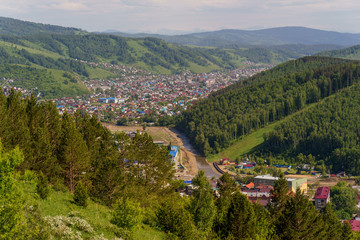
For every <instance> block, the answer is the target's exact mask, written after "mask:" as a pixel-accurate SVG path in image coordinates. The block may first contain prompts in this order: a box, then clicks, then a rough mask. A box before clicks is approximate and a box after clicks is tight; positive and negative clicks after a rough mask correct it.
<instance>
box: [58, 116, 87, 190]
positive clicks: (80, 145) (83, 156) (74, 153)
mask: <svg viewBox="0 0 360 240" xmlns="http://www.w3.org/2000/svg"><path fill="white" fill-rule="evenodd" d="M60 164H61V168H62V170H63V173H64V177H65V183H66V184H67V186H68V187H69V189H70V192H71V193H74V190H75V185H76V183H77V182H78V181H79V180H80V178H81V177H82V175H84V174H86V173H87V171H88V167H89V164H90V163H89V161H88V150H87V146H86V144H85V142H84V140H83V137H82V135H81V133H80V132H79V130H78V129H77V128H76V126H75V123H74V120H73V119H72V117H71V116H69V115H68V114H67V113H66V112H65V113H64V115H63V117H62V141H61V163H60Z"/></svg>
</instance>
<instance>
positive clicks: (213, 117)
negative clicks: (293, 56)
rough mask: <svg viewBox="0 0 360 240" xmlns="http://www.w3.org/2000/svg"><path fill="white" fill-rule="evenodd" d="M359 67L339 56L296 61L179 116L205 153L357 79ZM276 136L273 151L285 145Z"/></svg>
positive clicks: (179, 124)
mask: <svg viewBox="0 0 360 240" xmlns="http://www.w3.org/2000/svg"><path fill="white" fill-rule="evenodd" d="M359 69H360V67H359V64H357V62H356V63H352V62H349V63H348V62H347V61H345V60H339V59H329V58H319V57H305V58H301V59H298V60H296V61H291V62H288V63H285V64H282V65H279V66H277V67H275V68H273V69H271V70H269V71H266V72H263V73H261V74H258V75H256V76H254V77H252V78H250V79H247V80H245V81H240V82H238V83H236V84H234V85H232V86H230V87H228V88H225V89H222V90H220V91H217V92H216V93H214V94H212V95H211V96H209V98H207V99H205V100H202V101H199V102H198V103H196V105H194V106H193V107H192V108H191V109H189V110H187V111H185V112H183V113H182V114H181V115H179V116H178V117H177V121H176V127H177V128H178V129H179V130H181V131H182V132H184V133H186V135H187V136H188V137H189V138H190V140H191V141H192V143H193V144H194V145H195V146H196V148H198V149H199V150H201V151H202V152H203V153H204V154H205V155H209V154H214V153H217V152H219V151H221V150H222V149H223V148H226V147H228V146H230V144H231V143H232V142H233V141H235V140H237V139H238V138H239V137H242V136H244V135H247V134H250V133H251V132H252V131H253V130H257V129H259V128H262V127H264V126H266V125H267V124H269V123H272V122H275V121H277V120H280V119H282V118H283V117H285V116H288V115H290V114H292V113H294V112H296V111H298V110H301V109H303V108H304V107H305V106H306V105H307V104H311V103H314V102H317V101H319V100H321V99H323V98H326V97H328V96H329V95H331V94H333V93H335V92H337V91H338V90H340V89H342V88H345V87H348V86H350V85H352V84H353V83H355V82H356V81H357V79H358V77H357V76H358V75H360V70H359ZM203 119H206V123H205V122H204V121H203ZM271 137H272V135H270V136H269V137H268V138H266V139H271ZM275 140H277V138H276V139H274V141H272V142H269V144H271V146H272V149H271V151H273V152H275V151H276V150H277V149H279V150H280V149H282V148H281V146H282V145H280V144H278V145H276V143H277V142H276V141H275ZM280 140H281V139H280ZM280 140H279V141H280ZM290 140H291V139H290ZM281 144H283V143H282V142H281ZM283 145H284V144H283ZM276 147H277V148H276ZM313 155H314V154H313Z"/></svg>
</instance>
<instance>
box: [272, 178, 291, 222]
mask: <svg viewBox="0 0 360 240" xmlns="http://www.w3.org/2000/svg"><path fill="white" fill-rule="evenodd" d="M289 190H290V189H289V185H288V182H287V180H286V178H285V177H284V174H281V175H280V177H279V178H278V179H277V180H275V184H274V189H273V190H271V192H270V193H271V196H272V197H271V202H269V204H268V209H269V212H270V214H271V216H272V218H273V222H275V223H276V221H277V219H278V217H279V215H280V214H281V213H282V211H284V209H285V204H286V202H287V200H288V193H289Z"/></svg>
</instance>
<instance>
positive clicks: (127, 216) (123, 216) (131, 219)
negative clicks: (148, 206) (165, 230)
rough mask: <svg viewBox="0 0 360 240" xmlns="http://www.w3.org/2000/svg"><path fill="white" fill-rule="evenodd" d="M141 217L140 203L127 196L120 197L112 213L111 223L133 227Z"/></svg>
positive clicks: (127, 227) (139, 221)
mask: <svg viewBox="0 0 360 240" xmlns="http://www.w3.org/2000/svg"><path fill="white" fill-rule="evenodd" d="M142 219H143V214H142V209H141V207H140V204H139V203H138V202H136V201H132V200H130V199H129V198H120V199H119V200H118V201H117V203H116V205H115V210H114V213H113V218H112V219H111V223H112V224H114V225H116V226H118V227H120V228H124V229H129V230H131V229H133V228H135V227H137V226H138V225H139V224H140V223H141V221H142Z"/></svg>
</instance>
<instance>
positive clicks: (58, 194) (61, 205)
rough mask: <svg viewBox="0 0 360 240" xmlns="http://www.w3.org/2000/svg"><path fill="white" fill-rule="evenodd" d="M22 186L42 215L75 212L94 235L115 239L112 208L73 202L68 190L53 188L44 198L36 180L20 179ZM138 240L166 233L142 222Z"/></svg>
mask: <svg viewBox="0 0 360 240" xmlns="http://www.w3.org/2000/svg"><path fill="white" fill-rule="evenodd" d="M19 182H20V184H19V186H20V188H21V190H22V191H23V193H24V195H25V198H26V201H27V204H28V205H37V206H38V209H39V211H40V214H41V216H42V217H45V216H50V217H55V216H69V214H70V213H71V214H73V215H75V216H77V217H80V218H82V219H84V220H86V221H87V222H88V223H89V224H90V225H91V226H92V228H93V229H94V230H95V233H94V234H93V235H94V236H95V235H97V236H100V235H103V236H104V237H105V238H106V239H115V237H116V236H115V233H114V231H115V229H116V228H115V226H114V225H113V224H111V223H110V220H111V218H112V210H111V209H110V208H109V207H107V206H104V205H101V204H99V203H96V202H94V201H91V200H89V201H88V202H89V204H88V206H87V207H86V208H84V207H80V206H77V205H75V204H74V203H73V197H72V194H70V192H69V191H68V190H65V191H55V190H53V189H52V190H51V191H50V194H49V197H48V198H47V199H45V200H42V199H40V198H39V197H38V195H37V194H36V184H35V182H34V181H20V180H19ZM134 232H135V239H136V240H147V239H153V240H160V239H165V235H166V234H165V233H164V232H161V231H159V230H157V229H154V228H152V227H150V226H148V225H145V224H142V225H141V226H140V228H139V229H138V230H135V231H134ZM82 235H83V236H85V239H86V237H90V236H89V233H86V232H82Z"/></svg>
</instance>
